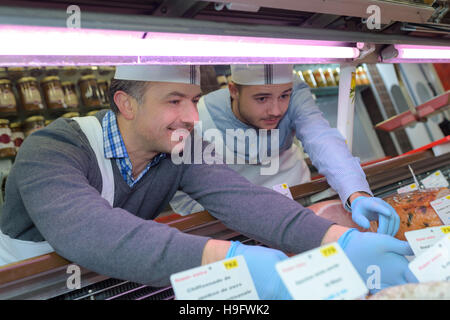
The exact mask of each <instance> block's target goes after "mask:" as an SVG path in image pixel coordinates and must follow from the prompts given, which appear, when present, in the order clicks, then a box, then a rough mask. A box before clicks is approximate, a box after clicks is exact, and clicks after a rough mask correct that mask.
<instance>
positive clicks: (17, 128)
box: [10, 122, 25, 152]
mask: <svg viewBox="0 0 450 320" xmlns="http://www.w3.org/2000/svg"><path fill="white" fill-rule="evenodd" d="M10 128H11V140H12V141H13V143H14V148H15V149H16V152H18V151H19V148H20V146H21V145H22V142H23V140H25V134H24V133H23V129H22V123H21V122H13V123H11V125H10Z"/></svg>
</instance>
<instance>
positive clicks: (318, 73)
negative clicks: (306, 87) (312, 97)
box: [313, 68, 327, 88]
mask: <svg viewBox="0 0 450 320" xmlns="http://www.w3.org/2000/svg"><path fill="white" fill-rule="evenodd" d="M313 75H314V79H316V83H317V86H318V87H319V88H321V87H326V86H327V81H326V79H325V75H324V74H323V70H322V68H319V69H316V70H314V72H313Z"/></svg>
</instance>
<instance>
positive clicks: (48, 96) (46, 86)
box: [41, 76, 67, 110]
mask: <svg viewBox="0 0 450 320" xmlns="http://www.w3.org/2000/svg"><path fill="white" fill-rule="evenodd" d="M41 86H42V90H43V91H44V97H45V102H46V103H47V108H48V109H52V110H55V109H65V108H67V105H66V103H65V102H64V91H63V89H62V85H61V81H60V80H59V77H58V76H50V77H45V78H44V79H42V81H41Z"/></svg>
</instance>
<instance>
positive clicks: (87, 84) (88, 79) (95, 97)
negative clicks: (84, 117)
mask: <svg viewBox="0 0 450 320" xmlns="http://www.w3.org/2000/svg"><path fill="white" fill-rule="evenodd" d="M78 85H79V86H80V93H81V100H82V101H83V104H84V106H85V107H87V108H97V107H99V106H100V105H101V100H100V93H99V90H98V84H97V79H95V76H93V75H86V76H82V77H81V78H80V80H79V81H78Z"/></svg>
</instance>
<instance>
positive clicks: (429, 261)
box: [409, 235, 450, 282]
mask: <svg viewBox="0 0 450 320" xmlns="http://www.w3.org/2000/svg"><path fill="white" fill-rule="evenodd" d="M409 269H410V270H411V272H412V273H413V274H414V275H415V276H416V278H417V280H419V282H428V281H449V280H450V236H449V235H446V236H445V237H443V238H442V239H441V240H439V241H438V242H436V243H435V244H434V245H433V246H432V247H431V248H430V249H428V250H427V251H425V252H424V253H422V254H421V255H420V256H418V257H417V258H415V259H414V260H413V261H411V262H410V263H409Z"/></svg>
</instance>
